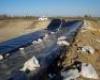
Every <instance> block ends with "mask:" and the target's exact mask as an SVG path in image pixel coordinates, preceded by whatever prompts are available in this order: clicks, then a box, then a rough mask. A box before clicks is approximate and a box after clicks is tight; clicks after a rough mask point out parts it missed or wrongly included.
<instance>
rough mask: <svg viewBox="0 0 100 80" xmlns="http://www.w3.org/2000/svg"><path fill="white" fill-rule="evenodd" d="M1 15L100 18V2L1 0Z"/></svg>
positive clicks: (94, 0)
mask: <svg viewBox="0 0 100 80" xmlns="http://www.w3.org/2000/svg"><path fill="white" fill-rule="evenodd" d="M0 14H7V15H12V16H14V15H18V16H25V15H32V16H84V15H85V14H87V15H91V16H99V17H100V0H0Z"/></svg>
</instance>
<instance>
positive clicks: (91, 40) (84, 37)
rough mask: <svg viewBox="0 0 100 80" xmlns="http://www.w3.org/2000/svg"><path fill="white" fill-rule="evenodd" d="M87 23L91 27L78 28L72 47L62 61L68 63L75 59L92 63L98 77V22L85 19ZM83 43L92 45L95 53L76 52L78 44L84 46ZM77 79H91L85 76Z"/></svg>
mask: <svg viewBox="0 0 100 80" xmlns="http://www.w3.org/2000/svg"><path fill="white" fill-rule="evenodd" d="M87 25H88V27H91V28H92V29H90V28H89V29H88V30H87V31H85V32H82V29H81V30H80V32H79V33H78V35H77V37H76V40H75V42H74V43H73V45H72V47H71V48H70V50H69V52H68V53H67V55H66V56H67V57H66V59H65V61H64V64H65V65H70V64H72V63H73V62H74V61H75V60H79V61H82V62H86V63H89V64H92V65H93V67H94V68H95V69H96V71H97V73H98V75H99V77H100V42H99V40H100V32H99V30H100V26H99V25H100V23H98V22H94V21H87ZM85 26H86V25H85ZM93 29H95V30H93ZM97 40H98V41H97ZM76 45H77V46H76ZM84 45H88V46H91V47H93V48H94V49H95V53H94V54H82V53H81V52H78V51H77V48H78V46H84ZM79 80H92V79H85V78H82V77H80V78H79Z"/></svg>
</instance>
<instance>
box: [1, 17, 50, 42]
mask: <svg viewBox="0 0 100 80" xmlns="http://www.w3.org/2000/svg"><path fill="white" fill-rule="evenodd" d="M48 24H49V21H36V20H34V19H14V20H13V19H11V20H0V42H2V41H6V40H8V39H11V38H15V37H18V36H20V35H23V34H27V33H31V32H34V31H37V30H40V29H43V28H45V27H47V25H48Z"/></svg>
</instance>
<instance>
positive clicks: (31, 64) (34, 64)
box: [21, 56, 40, 71]
mask: <svg viewBox="0 0 100 80" xmlns="http://www.w3.org/2000/svg"><path fill="white" fill-rule="evenodd" d="M38 67H40V64H39V62H38V60H37V59H36V57H35V56H33V57H32V58H31V59H29V60H28V61H26V62H25V63H24V66H23V68H22V69H21V70H22V71H26V70H27V69H28V70H30V71H34V70H36V68H38Z"/></svg>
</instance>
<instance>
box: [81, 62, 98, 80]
mask: <svg viewBox="0 0 100 80" xmlns="http://www.w3.org/2000/svg"><path fill="white" fill-rule="evenodd" d="M81 75H82V76H83V77H85V78H91V79H99V77H98V75H97V73H96V71H95V69H94V68H93V66H92V65H91V64H86V63H83V64H82V67H81Z"/></svg>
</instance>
